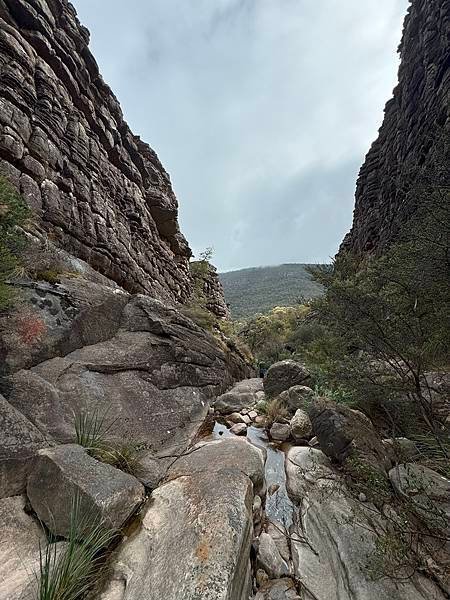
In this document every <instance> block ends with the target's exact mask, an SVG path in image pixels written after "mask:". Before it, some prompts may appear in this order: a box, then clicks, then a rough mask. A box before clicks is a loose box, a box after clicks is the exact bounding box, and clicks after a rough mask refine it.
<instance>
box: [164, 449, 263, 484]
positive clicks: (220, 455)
mask: <svg viewBox="0 0 450 600" xmlns="http://www.w3.org/2000/svg"><path fill="white" fill-rule="evenodd" d="M233 468H235V469H239V471H240V472H242V473H245V475H247V477H248V478H249V479H250V481H251V482H252V483H253V486H254V488H255V492H256V493H257V492H258V491H259V490H261V488H262V487H263V485H264V454H263V452H262V450H260V449H259V448H257V447H256V446H254V445H253V444H251V443H250V442H248V441H247V440H246V439H242V438H236V437H229V438H226V439H223V440H219V441H214V442H207V443H200V444H197V446H194V447H193V448H192V449H191V450H189V451H188V452H187V453H186V454H185V455H184V456H181V457H180V458H179V459H178V460H177V461H176V462H175V463H174V464H173V466H172V467H171V468H170V469H169V471H168V473H167V479H169V480H170V479H175V478H177V477H181V476H184V475H193V474H196V473H203V472H208V473H213V472H217V471H220V470H222V469H233Z"/></svg>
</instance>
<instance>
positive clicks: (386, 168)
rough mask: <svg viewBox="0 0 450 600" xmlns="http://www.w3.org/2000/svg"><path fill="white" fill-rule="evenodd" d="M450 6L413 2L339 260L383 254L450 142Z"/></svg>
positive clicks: (432, 0)
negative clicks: (418, 185) (346, 254)
mask: <svg viewBox="0 0 450 600" xmlns="http://www.w3.org/2000/svg"><path fill="white" fill-rule="evenodd" d="M449 30H450V0H412V1H411V6H410V8H409V11H408V14H407V16H406V19H405V23H404V30H403V38H402V42H401V45H400V49H399V50H400V56H401V64H400V68H399V73H398V85H397V87H396V88H395V89H394V94H393V98H392V99H391V100H389V102H388V103H387V105H386V108H385V116H384V121H383V124H382V126H381V128H380V130H379V136H378V139H377V140H376V141H375V142H374V143H373V144H372V147H371V149H370V150H369V152H368V154H367V156H366V160H365V162H364V164H363V166H362V167H361V170H360V173H359V178H358V182H357V187H356V203H355V210H354V217H353V226H352V229H351V231H350V232H349V233H348V234H347V236H346V237H345V239H344V241H343V243H342V245H341V249H340V252H343V251H345V250H351V251H355V252H357V253H361V252H362V253H367V252H370V253H373V252H375V253H380V252H382V251H383V249H384V248H386V247H387V246H388V245H389V244H390V243H391V242H393V241H394V240H395V239H396V238H397V236H398V234H399V230H400V228H401V226H402V224H403V223H405V222H406V221H407V220H408V217H409V216H410V215H411V214H413V213H414V211H415V209H416V208H417V195H415V194H409V193H408V192H409V191H410V190H411V189H412V187H413V186H414V185H415V182H417V181H418V180H419V179H420V178H421V174H422V172H428V173H429V172H430V170H432V163H433V162H434V161H435V160H436V153H437V152H439V153H440V150H438V151H437V152H436V149H437V147H438V144H441V143H442V140H443V138H445V137H447V139H448V136H449V135H450V133H449V128H450V102H449V101H450V69H449V67H450V51H449V34H448V32H449Z"/></svg>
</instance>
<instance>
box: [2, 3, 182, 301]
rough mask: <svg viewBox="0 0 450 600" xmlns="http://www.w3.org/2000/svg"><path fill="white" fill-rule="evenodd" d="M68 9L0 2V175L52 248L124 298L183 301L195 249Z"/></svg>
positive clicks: (163, 176) (155, 162)
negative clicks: (140, 295) (83, 264)
mask: <svg viewBox="0 0 450 600" xmlns="http://www.w3.org/2000/svg"><path fill="white" fill-rule="evenodd" d="M88 43H89V33H88V31H87V30H86V29H85V28H84V27H83V26H81V25H80V23H79V21H78V19H77V17H76V12H75V10H74V8H73V6H72V5H71V4H70V3H69V2H67V1H66V0H0V79H1V85H0V169H1V172H3V174H6V175H7V177H8V178H9V179H10V180H11V181H12V183H14V184H16V185H17V187H18V188H19V189H20V191H21V192H22V194H23V195H24V197H25V198H26V199H27V200H28V202H29V203H30V205H31V206H32V207H33V208H34V209H35V211H36V214H37V215H38V218H39V220H40V223H41V226H42V228H43V229H44V230H45V231H46V232H48V234H49V236H50V237H51V238H52V239H53V240H54V241H56V242H57V243H58V244H59V245H61V246H63V247H64V248H65V249H66V250H68V251H69V252H71V253H72V254H74V255H76V256H78V257H79V258H82V259H84V260H86V261H87V262H88V263H89V264H90V265H91V266H93V267H94V268H95V269H96V270H98V271H100V272H101V273H103V274H104V275H106V276H107V277H109V278H110V279H112V280H114V281H115V282H117V283H119V284H120V285H122V286H123V287H125V288H126V289H127V290H128V291H131V292H145V293H149V294H150V295H152V296H157V297H160V298H164V299H169V300H179V301H183V300H185V299H186V298H187V297H188V296H189V294H190V291H191V286H192V284H191V278H190V276H189V271H188V260H189V257H190V254H191V252H190V249H189V247H188V245H187V242H186V240H185V239H184V237H183V235H182V234H181V233H180V231H179V227H178V222H177V210H178V204H177V199H176V197H175V194H174V192H173V190H172V187H171V183H170V179H169V176H168V174H167V173H166V171H165V170H164V168H163V166H162V165H161V163H160V161H159V159H158V157H157V155H156V154H155V152H154V151H153V150H152V149H151V148H150V147H149V146H148V145H147V144H145V143H144V142H142V141H141V140H140V139H139V137H137V136H135V135H133V133H132V132H131V131H130V129H129V127H128V125H127V124H126V123H125V121H124V119H123V115H122V111H121V109H120V106H119V103H118V101H117V99H116V98H115V96H114V94H113V93H112V91H111V90H110V88H109V87H108V86H107V85H106V84H105V83H104V81H103V79H102V77H101V75H100V73H99V70H98V66H97V64H96V62H95V59H94V58H93V56H92V54H91V53H90V51H89V49H88Z"/></svg>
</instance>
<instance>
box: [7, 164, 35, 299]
mask: <svg viewBox="0 0 450 600" xmlns="http://www.w3.org/2000/svg"><path fill="white" fill-rule="evenodd" d="M29 215H30V211H29V209H28V207H27V205H26V203H25V201H24V200H23V199H22V198H21V196H20V195H19V194H18V193H17V192H16V190H15V189H14V187H13V186H12V185H10V184H9V183H8V181H7V180H6V179H5V178H4V177H2V176H0V310H4V309H5V308H8V307H9V306H10V305H11V303H12V301H13V299H14V297H15V295H14V292H13V290H12V288H11V287H10V286H9V285H8V280H9V279H10V278H11V277H13V276H14V275H15V273H16V272H17V269H19V268H20V264H21V255H22V253H23V250H24V248H25V246H26V237H25V235H24V233H23V232H22V230H21V229H20V226H21V225H24V224H25V222H26V220H27V219H28V217H29Z"/></svg>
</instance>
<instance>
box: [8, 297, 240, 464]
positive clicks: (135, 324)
mask: <svg viewBox="0 0 450 600" xmlns="http://www.w3.org/2000/svg"><path fill="white" fill-rule="evenodd" d="M120 325H121V326H120V329H119V330H118V331H117V333H115V334H114V335H112V337H111V338H110V339H107V340H104V341H101V342H99V343H95V344H92V345H88V346H83V347H82V348H79V349H78V350H75V351H74V352H71V353H69V354H67V355H65V356H61V357H57V358H53V359H51V360H46V361H44V362H42V363H40V364H39V365H36V366H35V367H33V368H31V369H27V370H25V369H23V370H20V371H19V372H17V373H15V374H14V375H13V377H12V378H11V379H12V390H11V393H10V395H9V398H8V401H9V402H10V404H12V405H13V406H14V407H15V408H16V409H18V410H19V411H20V412H22V413H23V414H24V415H25V416H26V417H27V418H28V419H29V420H30V421H31V422H32V423H33V424H34V425H35V426H36V427H37V428H38V429H39V430H40V431H41V432H42V434H43V435H44V436H45V437H52V438H54V439H55V440H56V441H58V442H60V443H71V442H73V441H74V413H77V412H79V411H86V412H88V413H89V412H92V411H98V412H99V413H101V414H103V413H106V414H107V416H108V417H111V420H113V419H115V417H116V416H120V418H118V419H115V422H114V425H113V426H112V427H111V428H110V430H109V432H108V436H109V437H110V438H111V439H113V440H114V439H115V440H121V441H122V440H123V439H127V438H129V437H130V435H132V437H133V440H135V441H136V442H138V443H140V444H141V445H142V446H143V447H145V448H147V449H148V450H149V451H150V452H151V453H152V454H157V453H158V454H159V455H161V454H166V455H169V454H179V453H180V452H183V451H184V450H185V449H186V448H187V447H188V446H189V444H190V443H191V441H192V439H193V438H194V437H195V435H196V433H197V430H198V428H199V426H200V424H201V423H202V421H203V420H204V417H205V415H206V413H207V411H208V402H209V400H210V399H211V398H212V397H215V396H216V395H217V393H218V392H221V391H223V389H225V388H226V387H228V386H229V385H230V384H231V383H232V381H233V379H234V378H240V377H242V376H245V374H246V373H247V372H248V367H247V365H246V364H245V363H243V361H242V360H241V359H240V358H239V357H237V356H236V355H234V354H233V353H227V352H226V351H225V350H223V349H222V348H221V347H220V346H219V344H218V343H217V341H216V340H215V338H214V337H212V336H211V335H210V334H208V333H207V332H205V331H203V330H202V329H200V328H199V327H198V326H196V325H195V324H194V323H193V322H192V321H190V320H189V319H187V318H186V317H184V316H183V315H181V313H180V312H179V311H177V310H175V309H173V308H170V307H168V306H165V305H164V304H162V303H161V302H158V301H157V300H154V299H151V298H148V297H145V296H135V297H132V298H130V299H129V301H128V303H127V304H126V306H125V308H124V309H123V311H122V317H121V323H120ZM30 399H32V401H30Z"/></svg>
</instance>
